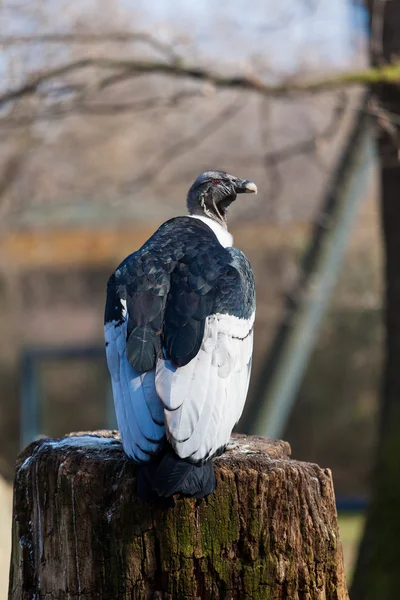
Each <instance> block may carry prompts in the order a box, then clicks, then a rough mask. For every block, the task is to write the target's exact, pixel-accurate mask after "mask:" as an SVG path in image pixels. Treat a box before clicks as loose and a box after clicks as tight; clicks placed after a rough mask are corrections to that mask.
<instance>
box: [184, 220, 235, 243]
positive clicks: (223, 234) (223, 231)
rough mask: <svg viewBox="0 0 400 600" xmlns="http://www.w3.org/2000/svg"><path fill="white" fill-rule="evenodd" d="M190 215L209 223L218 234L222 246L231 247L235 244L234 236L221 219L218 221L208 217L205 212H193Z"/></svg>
mask: <svg viewBox="0 0 400 600" xmlns="http://www.w3.org/2000/svg"><path fill="white" fill-rule="evenodd" d="M189 217H192V218H193V219H199V221H203V223H205V224H206V225H208V226H209V228H210V229H212V230H213V232H214V233H215V235H216V236H217V238H218V241H219V243H220V244H221V246H223V247H224V248H230V247H231V246H232V245H233V237H232V235H231V234H230V233H229V231H228V228H227V225H226V223H225V226H222V224H221V223H220V222H219V221H217V220H216V219H214V218H211V217H207V216H206V215H205V214H204V213H203V214H193V213H192V214H190V215H189Z"/></svg>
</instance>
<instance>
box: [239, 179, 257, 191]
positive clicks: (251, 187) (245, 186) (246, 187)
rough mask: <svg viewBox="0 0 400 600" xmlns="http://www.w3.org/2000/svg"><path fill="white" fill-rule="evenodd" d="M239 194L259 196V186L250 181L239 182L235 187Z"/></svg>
mask: <svg viewBox="0 0 400 600" xmlns="http://www.w3.org/2000/svg"><path fill="white" fill-rule="evenodd" d="M235 190H236V193H237V194H253V193H254V194H257V186H256V184H255V183H253V182H252V181H249V180H248V179H243V180H239V181H238V182H237V184H236V185H235Z"/></svg>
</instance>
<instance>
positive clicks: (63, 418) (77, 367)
mask: <svg viewBox="0 0 400 600" xmlns="http://www.w3.org/2000/svg"><path fill="white" fill-rule="evenodd" d="M388 5H390V6H391V8H390V10H392V16H391V22H393V23H394V22H395V21H396V20H395V19H394V18H393V15H394V12H393V11H396V10H397V17H396V18H397V21H396V22H397V23H399V24H400V2H399V1H398V0H392V1H391V2H388ZM385 7H386V2H385V1H382V2H375V3H374V2H372V3H371V5H370V6H369V7H368V6H367V5H365V4H364V3H362V2H359V1H355V0H354V1H352V0H335V2H331V1H330V0H281V2H279V3H277V2H273V0H262V1H261V0H246V1H244V0H230V1H228V0H220V1H219V2H218V3H216V2H213V1H211V0H196V2H184V1H183V0H168V1H167V0H153V1H152V2H146V1H144V0H97V1H96V0H81V1H80V2H79V3H78V2H71V1H67V0H58V1H57V2H55V1H54V0H29V1H27V0H3V2H2V3H1V5H0V23H1V29H0V47H1V59H0V72H1V78H0V156H1V164H0V306H1V311H0V333H1V335H0V527H1V531H0V540H1V542H0V544H1V549H0V565H1V569H2V571H1V572H0V597H5V594H6V589H7V579H8V556H9V550H10V543H9V541H10V532H11V496H12V477H13V468H14V461H15V457H16V455H17V453H18V452H19V451H20V449H21V448H22V447H23V446H25V445H26V444H27V443H29V442H30V441H32V439H34V438H35V437H37V436H39V435H46V436H60V435H63V434H64V433H67V432H70V431H79V430H87V429H99V428H105V427H113V426H114V425H115V420H114V416H113V408H112V400H111V397H110V388H109V382H108V373H107V371H106V364H105V359H104V352H103V321H102V319H103V307H104V299H105V287H106V282H107V279H108V277H109V275H110V273H111V272H112V271H113V270H114V269H115V267H116V266H117V264H118V263H119V262H120V261H121V260H122V259H123V258H124V257H125V256H126V255H127V254H129V253H131V252H132V251H134V250H135V249H137V248H138V247H139V246H140V245H141V244H142V243H143V242H144V241H145V240H146V239H147V238H148V237H149V235H150V234H151V233H152V232H153V231H154V230H155V228H157V227H158V226H159V225H160V224H161V223H162V222H163V221H165V220H166V219H168V218H171V217H174V216H176V215H179V214H185V197H186V192H187V190H188V188H189V186H190V185H191V183H192V182H193V180H194V179H195V178H196V177H197V175H199V174H200V173H201V172H203V171H205V170H207V169H210V168H218V169H224V170H226V171H228V172H230V173H232V174H234V175H237V176H241V177H244V178H247V179H251V180H253V181H255V182H256V183H257V186H258V189H259V194H258V195H257V196H256V197H252V196H251V197H250V199H249V198H248V197H246V198H245V199H244V200H242V199H241V198H239V200H238V201H237V203H236V204H235V205H234V206H233V207H232V210H231V213H230V221H229V224H230V230H231V231H232V233H233V235H234V238H235V245H236V246H238V247H240V248H241V249H242V250H243V251H244V252H245V253H246V254H247V256H248V257H249V259H250V261H251V263H252V265H253V268H254V271H255V277H256V285H257V320H256V338H255V353H254V367H253V376H252V384H251V389H250V393H249V398H248V402H247V405H246V410H245V413H244V415H243V419H242V421H241V423H240V426H239V428H238V429H239V431H243V432H246V433H251V432H252V433H259V434H262V435H268V436H271V437H282V438H284V439H286V440H288V441H289V442H290V444H291V446H292V451H293V456H294V457H295V458H296V459H300V460H308V461H312V462H317V463H319V464H320V465H321V466H323V467H329V468H330V469H331V470H332V471H333V478H334V482H335V490H336V495H337V501H338V510H339V516H340V524H341V535H342V541H343V545H344V550H345V557H346V568H347V571H348V578H349V582H350V581H351V578H352V575H353V571H354V567H355V564H356V556H357V548H358V544H359V540H360V538H361V535H362V531H363V524H364V517H365V510H366V506H367V503H368V499H370V498H371V489H372V486H373V477H372V475H371V473H372V472H373V466H374V464H375V462H376V458H375V457H376V452H377V448H379V447H380V445H379V444H378V442H377V440H378V426H377V423H378V421H379V419H378V413H379V403H378V397H379V395H380V389H381V372H382V365H383V357H384V352H383V349H384V325H383V323H384V320H383V317H382V306H383V290H384V286H385V273H384V269H383V250H382V239H381V238H382V233H381V201H380V193H379V189H380V185H379V179H380V177H379V172H380V170H379V154H381V150H382V148H381V145H378V144H377V143H376V134H377V131H378V127H380V128H381V129H382V130H383V131H385V132H386V134H387V136H388V137H390V139H391V140H392V142H393V140H394V141H396V139H397V137H396V136H397V129H396V127H397V125H396V123H398V122H399V119H400V116H397V121H396V118H395V117H396V115H395V114H394V115H393V114H392V113H396V110H395V108H393V107H392V112H391V113H389V112H388V111H385V110H384V109H383V108H382V107H379V106H378V103H377V101H376V100H373V99H371V97H369V96H368V94H367V93H366V91H365V89H364V87H362V86H361V85H354V84H353V85H351V86H350V85H347V84H348V83H349V81H348V79H349V78H347V79H346V76H344V75H343V74H346V73H352V74H353V75H354V77H353V80H352V82H353V83H354V82H355V83H356V84H358V83H362V82H363V81H364V82H366V83H368V81H369V79H368V73H369V72H370V71H368V69H369V68H370V67H369V65H370V64H371V61H372V64H375V65H377V66H378V68H379V67H380V65H381V64H382V63H383V62H384V59H385V57H386V60H390V59H391V58H392V57H393V55H394V54H395V52H394V51H393V44H394V45H395V42H393V39H392V38H391V40H392V41H391V42H390V43H392V47H389V50H388V49H387V47H385V44H386V45H387V44H388V43H389V42H388V41H387V40H386V38H385V37H384V35H383V32H384V23H385V19H386V18H387V17H386V16H385ZM371 8H372V14H373V15H376V17H374V19H372V33H373V35H372V41H373V44H372V45H371V44H370V35H369V31H370V13H369V10H368V9H371ZM374 11H375V12H374ZM392 37H393V36H392ZM385 40H386V41H385ZM390 43H389V46H390ZM374 44H375V45H374ZM371 48H372V50H371ZM395 50H396V48H395ZM371 52H372V54H371ZM377 57H378V58H377ZM397 112H400V111H399V107H398V110H397ZM374 124H375V126H374ZM376 124H378V127H377V126H376ZM393 147H394V148H395V150H393V151H392V154H394V157H395V158H394V161H395V167H396V166H397V162H398V158H397V157H398V145H396V144H395V143H394V142H393ZM393 170H394V171H395V170H396V168H394V169H393ZM3 565H4V566H3ZM3 590H4V591H3ZM354 597H355V596H354ZM360 597H362V596H360Z"/></svg>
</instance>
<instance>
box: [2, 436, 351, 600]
mask: <svg viewBox="0 0 400 600" xmlns="http://www.w3.org/2000/svg"><path fill="white" fill-rule="evenodd" d="M215 471H216V479H217V489H216V491H215V492H214V493H213V494H212V495H211V496H209V497H208V498H206V499H204V500H193V499H188V498H183V497H176V498H174V501H173V503H172V504H173V505H172V506H168V507H167V506H163V505H161V504H160V505H158V504H150V503H146V502H142V501H140V500H138V499H137V498H136V495H135V486H136V474H137V467H136V466H135V465H134V464H133V463H132V462H131V461H130V460H129V459H128V458H127V457H126V455H125V454H124V452H123V450H122V446H121V443H120V441H119V438H118V434H117V432H107V431H102V432H95V433H93V434H74V435H72V436H67V437H65V438H62V439H60V440H52V439H45V440H40V441H38V442H34V443H33V444H31V445H30V446H28V447H27V448H26V449H25V451H24V452H23V453H22V454H21V455H20V456H19V457H18V460H17V465H16V475H15V483H14V521H13V536H12V538H13V540H12V544H13V547H12V557H11V570H10V591H9V599H11V600H28V599H29V600H39V599H43V600H64V599H65V600H66V599H85V600H92V599H93V600H94V599H96V600H97V599H102V600H117V599H118V600H119V599H128V598H129V599H138V600H146V599H154V600H180V599H182V600H183V599H185V600H188V599H190V598H192V599H198V600H211V599H219V598H224V599H226V600H235V599H240V600H244V599H247V598H249V599H250V598H251V599H253V600H255V599H268V600H271V599H276V600H278V599H279V600H280V599H285V600H288V599H293V600H314V599H315V600H316V599H318V600H344V599H348V594H347V588H346V583H345V576H344V568H343V556H342V548H341V544H340V540H339V534H338V525H337V516H336V508H335V499H334V492H333V485H332V477H331V474H330V471H329V470H327V469H325V470H323V469H321V468H320V467H318V466H317V465H313V464H308V463H302V462H296V461H294V460H291V459H290V447H289V444H287V443H286V442H280V441H272V440H267V439H265V438H259V437H246V436H234V438H233V440H232V443H231V445H230V448H229V449H228V450H227V452H226V453H225V454H224V455H222V456H221V457H220V458H218V459H216V460H215Z"/></svg>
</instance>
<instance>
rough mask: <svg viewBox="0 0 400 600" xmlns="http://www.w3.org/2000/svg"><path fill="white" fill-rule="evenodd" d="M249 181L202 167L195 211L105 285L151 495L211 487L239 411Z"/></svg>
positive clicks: (115, 357)
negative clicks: (238, 215) (240, 241)
mask: <svg viewBox="0 0 400 600" xmlns="http://www.w3.org/2000/svg"><path fill="white" fill-rule="evenodd" d="M251 192H253V193H257V187H256V185H255V184H254V183H253V182H252V181H249V180H247V179H239V178H238V177H233V176H232V175H229V174H228V173H225V172H224V171H207V172H206V173H203V174H202V175H200V176H199V177H198V178H197V179H196V181H195V182H194V183H193V185H192V186H191V188H190V189H189V192H188V196H187V208H188V215H187V216H181V217H176V218H173V219H170V220H169V221H167V222H165V223H164V224H163V225H161V226H160V228H159V229H158V230H157V231H156V232H155V233H154V234H153V235H152V236H151V237H150V238H149V239H148V240H147V242H145V244H143V246H142V247H141V248H140V249H139V250H137V251H136V252H134V253H133V254H131V255H130V256H128V257H127V258H126V259H125V260H124V261H123V262H122V263H121V264H120V265H119V267H118V268H117V269H116V270H115V272H114V273H113V274H112V275H111V277H110V279H109V281H108V285H107V297H106V307H105V319H104V332H105V349H106V357H107V364H108V369H109V371H110V375H111V382H112V390H113V396H114V403H115V411H116V417H117V422H118V427H119V430H120V432H121V439H122V444H123V448H124V451H125V453H126V454H127V455H128V456H129V457H130V458H131V459H132V460H133V461H135V462H136V463H138V464H139V465H140V467H139V473H138V483H137V494H138V496H139V497H140V498H143V499H145V500H156V499H159V498H160V497H161V498H169V497H171V496H172V495H173V494H182V495H185V496H189V497H194V498H203V497H204V496H207V495H208V494H210V493H211V492H212V491H213V490H214V489H215V476H214V467H213V462H212V459H213V458H214V457H216V456H218V455H220V454H221V453H223V452H224V450H225V448H226V446H227V444H228V442H229V440H230V436H231V432H232V429H233V428H234V426H235V425H236V423H237V421H238V420H239V417H240V416H241V414H242V411H243V407H244V403H245V400H246V395H247V390H248V387H249V379H250V371H251V361H252V352H253V327H254V315H255V287H254V278H253V272H252V269H251V266H250V263H249V261H248V259H247V258H246V256H245V255H244V254H243V252H241V251H240V250H238V249H237V248H233V247H232V243H233V238H232V236H231V234H230V233H229V232H228V228H227V211H228V208H229V206H230V204H231V203H232V202H233V201H234V200H236V197H237V195H238V194H246V193H251Z"/></svg>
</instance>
